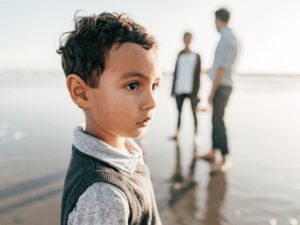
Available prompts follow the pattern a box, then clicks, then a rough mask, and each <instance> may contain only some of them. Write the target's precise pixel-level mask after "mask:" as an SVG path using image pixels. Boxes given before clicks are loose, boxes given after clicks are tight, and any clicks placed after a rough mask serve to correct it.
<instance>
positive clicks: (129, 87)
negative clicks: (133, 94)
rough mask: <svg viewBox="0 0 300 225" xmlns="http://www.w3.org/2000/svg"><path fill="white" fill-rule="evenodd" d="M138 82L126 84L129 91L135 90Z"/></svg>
mask: <svg viewBox="0 0 300 225" xmlns="http://www.w3.org/2000/svg"><path fill="white" fill-rule="evenodd" d="M138 85H139V84H138V83H131V84H128V85H127V86H126V88H127V89H128V90H130V91H136V90H137V89H138Z"/></svg>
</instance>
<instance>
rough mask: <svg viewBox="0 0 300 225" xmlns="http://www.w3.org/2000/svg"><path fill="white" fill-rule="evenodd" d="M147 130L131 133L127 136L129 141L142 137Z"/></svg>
mask: <svg viewBox="0 0 300 225" xmlns="http://www.w3.org/2000/svg"><path fill="white" fill-rule="evenodd" d="M146 130H147V128H143V129H138V130H136V131H135V132H132V133H131V134H130V136H129V138H131V139H136V138H139V137H142V136H143V135H144V134H145V133H146Z"/></svg>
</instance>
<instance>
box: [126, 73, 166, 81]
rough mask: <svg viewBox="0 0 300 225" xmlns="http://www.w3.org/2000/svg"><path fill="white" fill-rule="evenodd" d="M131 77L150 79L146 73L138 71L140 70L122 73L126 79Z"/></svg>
mask: <svg viewBox="0 0 300 225" xmlns="http://www.w3.org/2000/svg"><path fill="white" fill-rule="evenodd" d="M129 77H140V78H142V79H144V80H149V78H148V77H147V76H145V75H144V74H141V73H138V72H128V73H125V74H123V75H122V77H121V79H122V80H123V79H126V78H129ZM156 80H161V77H158V78H157V79H156Z"/></svg>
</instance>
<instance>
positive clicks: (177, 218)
mask: <svg viewBox="0 0 300 225" xmlns="http://www.w3.org/2000/svg"><path fill="white" fill-rule="evenodd" d="M176 144H177V146H176V165H175V172H174V175H173V178H172V182H173V184H172V185H171V187H170V189H169V191H170V199H169V207H170V211H171V212H172V214H173V216H174V221H173V222H172V224H174V225H176V224H199V221H198V219H197V218H196V213H197V183H196V182H195V180H194V176H195V165H196V159H195V158H193V160H192V163H191V166H190V171H189V175H188V177H187V178H186V179H184V178H183V177H182V171H181V163H180V149H179V145H178V142H177V143H176ZM195 150H196V149H194V151H195Z"/></svg>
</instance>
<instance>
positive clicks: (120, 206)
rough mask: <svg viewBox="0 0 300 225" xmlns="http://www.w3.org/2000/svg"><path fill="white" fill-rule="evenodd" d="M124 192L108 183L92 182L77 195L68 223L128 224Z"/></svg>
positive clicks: (96, 224) (127, 207)
mask: <svg viewBox="0 0 300 225" xmlns="http://www.w3.org/2000/svg"><path fill="white" fill-rule="evenodd" d="M128 218H129V204H128V200H127V198H126V196H125V193H124V192H123V191H121V189H119V188H118V187H116V186H114V185H112V184H108V183H101V182H99V183H94V184H93V185H91V186H90V187H89V188H88V189H86V191H85V192H84V193H83V194H82V195H81V196H80V197H79V199H78V201H77V203H76V206H75V208H74V209H73V211H72V212H71V213H70V214H69V217H68V225H81V224H85V225H100V224H101V225H128Z"/></svg>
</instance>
